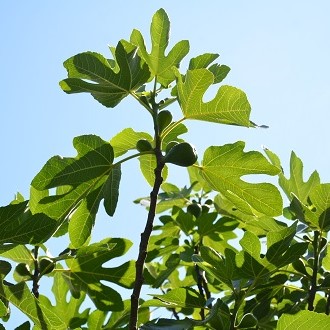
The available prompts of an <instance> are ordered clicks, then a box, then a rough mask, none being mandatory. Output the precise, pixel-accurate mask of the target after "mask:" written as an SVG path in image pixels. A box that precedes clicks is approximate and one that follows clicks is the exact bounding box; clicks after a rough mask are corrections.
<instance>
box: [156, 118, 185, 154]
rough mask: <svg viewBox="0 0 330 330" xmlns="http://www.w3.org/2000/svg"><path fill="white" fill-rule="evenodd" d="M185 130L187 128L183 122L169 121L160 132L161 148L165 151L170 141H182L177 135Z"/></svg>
mask: <svg viewBox="0 0 330 330" xmlns="http://www.w3.org/2000/svg"><path fill="white" fill-rule="evenodd" d="M187 132H188V129H187V127H186V126H185V125H184V124H182V123H180V124H178V123H177V122H174V123H171V124H170V125H169V126H168V127H166V129H165V130H164V131H163V132H162V134H161V139H162V150H163V151H165V150H166V147H167V145H168V144H169V143H170V142H172V141H177V142H183V140H182V139H180V138H179V137H178V136H179V135H182V134H184V133H187Z"/></svg>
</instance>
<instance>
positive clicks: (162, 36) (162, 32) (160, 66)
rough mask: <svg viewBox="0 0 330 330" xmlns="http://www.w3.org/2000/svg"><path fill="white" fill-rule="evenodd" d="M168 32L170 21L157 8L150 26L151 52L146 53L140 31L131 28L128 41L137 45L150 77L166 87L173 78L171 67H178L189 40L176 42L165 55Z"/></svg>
mask: <svg viewBox="0 0 330 330" xmlns="http://www.w3.org/2000/svg"><path fill="white" fill-rule="evenodd" d="M169 32H170V21H169V18H168V16H167V14H166V12H165V10H164V9H159V10H157V12H156V13H155V14H154V16H153V18H152V22H151V27H150V34H151V46H152V48H151V52H150V54H148V52H147V50H146V46H145V42H144V39H143V36H142V34H141V32H140V31H138V30H133V32H132V34H131V38H130V41H131V42H132V43H133V44H135V45H136V46H138V53H139V55H140V56H141V57H142V58H143V59H144V61H146V63H148V65H149V68H150V71H151V73H152V77H153V76H155V77H157V81H158V82H159V83H160V84H162V85H163V86H165V87H167V86H168V85H169V84H170V83H171V82H172V81H173V80H174V79H175V75H174V73H173V70H172V67H173V66H174V67H179V64H180V62H181V60H182V59H183V58H184V57H185V56H186V55H187V54H188V52H189V42H188V41H187V40H182V41H180V42H178V43H177V44H176V45H175V46H174V47H173V48H172V49H171V50H170V51H169V52H168V54H167V55H165V50H166V48H167V46H168V41H169Z"/></svg>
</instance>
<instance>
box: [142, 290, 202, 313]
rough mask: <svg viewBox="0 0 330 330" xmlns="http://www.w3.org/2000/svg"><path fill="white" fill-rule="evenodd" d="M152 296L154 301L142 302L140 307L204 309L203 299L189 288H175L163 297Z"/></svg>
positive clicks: (158, 295)
mask: <svg viewBox="0 0 330 330" xmlns="http://www.w3.org/2000/svg"><path fill="white" fill-rule="evenodd" d="M152 296H153V297H154V299H152V300H148V301H146V302H144V303H143V304H142V306H144V307H149V306H158V307H168V308H171V307H173V308H176V307H182V308H187V307H188V308H189V307H190V308H204V307H205V303H206V301H205V299H204V297H202V296H201V295H200V294H199V293H198V292H197V291H195V290H193V289H191V288H177V289H173V290H171V291H169V292H167V293H165V294H163V295H160V294H154V295H152Z"/></svg>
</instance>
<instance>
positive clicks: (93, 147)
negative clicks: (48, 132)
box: [31, 135, 119, 248]
mask: <svg viewBox="0 0 330 330" xmlns="http://www.w3.org/2000/svg"><path fill="white" fill-rule="evenodd" d="M73 145H74V147H75V149H76V150H77V152H78V155H77V156H76V157H74V158H73V157H72V158H69V157H60V156H55V157H52V158H51V159H50V160H49V161H48V162H47V163H46V164H45V165H44V167H43V168H42V169H41V171H40V172H39V173H38V174H37V175H36V176H35V178H34V179H33V180H32V183H31V184H32V187H33V188H34V190H32V197H33V198H32V200H33V203H32V208H31V209H32V211H33V213H37V214H36V215H35V216H37V215H38V214H41V213H43V214H45V215H46V216H48V217H51V218H52V219H54V220H56V221H57V226H58V227H59V226H60V225H61V224H62V223H63V222H64V221H65V220H66V219H67V218H68V217H70V223H69V234H70V239H71V243H72V245H73V247H75V248H78V247H79V246H81V245H83V244H84V242H85V241H86V240H87V239H88V238H89V236H90V234H91V230H92V227H93V225H94V222H95V217H96V213H97V211H98V207H99V203H100V201H101V200H102V199H103V198H104V197H106V198H107V202H108V197H109V195H107V196H105V192H106V187H107V184H108V180H109V176H111V175H112V170H113V164H112V162H113V159H114V153H113V148H112V146H111V145H110V144H109V143H108V142H106V141H104V140H102V139H101V138H100V137H98V136H96V135H83V136H79V137H76V138H75V139H74V140H73ZM117 184H119V183H118V182H117ZM49 188H57V194H55V195H53V196H48V193H45V192H44V190H47V189H49ZM37 190H40V191H41V192H40V193H38V192H37ZM106 205H108V204H106Z"/></svg>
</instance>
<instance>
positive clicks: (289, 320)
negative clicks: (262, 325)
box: [276, 310, 330, 330]
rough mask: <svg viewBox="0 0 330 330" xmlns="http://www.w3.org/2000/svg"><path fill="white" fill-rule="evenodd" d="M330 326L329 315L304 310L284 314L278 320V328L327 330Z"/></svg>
mask: <svg viewBox="0 0 330 330" xmlns="http://www.w3.org/2000/svg"><path fill="white" fill-rule="evenodd" d="M329 326H330V320H329V316H328V315H325V314H320V313H315V312H311V311H305V310H304V311H299V312H298V313H297V314H293V315H290V314H283V315H282V316H281V317H280V318H279V320H278V322H277V327H276V330H305V329H319V330H327V329H329Z"/></svg>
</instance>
